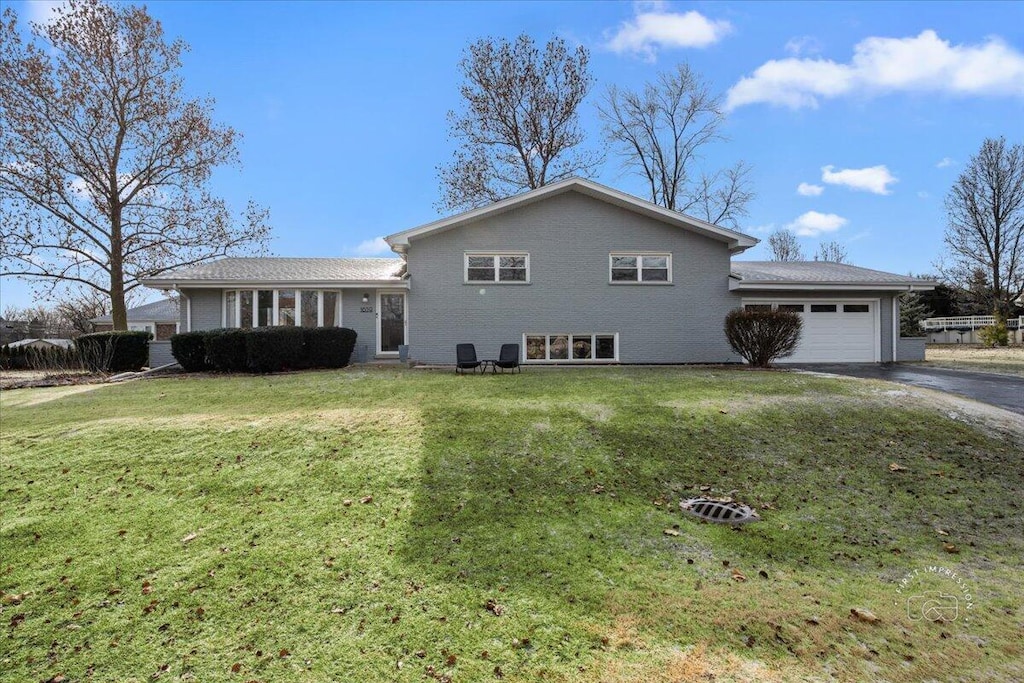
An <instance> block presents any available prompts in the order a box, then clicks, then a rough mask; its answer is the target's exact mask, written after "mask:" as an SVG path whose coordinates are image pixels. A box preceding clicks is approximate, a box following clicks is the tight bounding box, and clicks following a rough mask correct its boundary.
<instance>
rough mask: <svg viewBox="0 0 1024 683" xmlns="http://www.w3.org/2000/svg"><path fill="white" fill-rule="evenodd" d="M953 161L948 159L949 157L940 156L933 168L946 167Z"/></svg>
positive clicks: (953, 162)
mask: <svg viewBox="0 0 1024 683" xmlns="http://www.w3.org/2000/svg"><path fill="white" fill-rule="evenodd" d="M955 163H956V162H955V161H953V160H952V159H950V158H949V157H942V159H941V160H940V161H939V163H937V164H935V168H946V167H948V166H952V165H953V164H955Z"/></svg>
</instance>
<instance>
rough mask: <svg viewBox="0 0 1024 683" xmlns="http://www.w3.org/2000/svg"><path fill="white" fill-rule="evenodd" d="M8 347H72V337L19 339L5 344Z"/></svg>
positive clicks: (73, 346) (73, 344) (73, 345)
mask: <svg viewBox="0 0 1024 683" xmlns="http://www.w3.org/2000/svg"><path fill="white" fill-rule="evenodd" d="M7 348H9V349H20V348H25V349H39V350H43V349H73V348H75V341H74V340H73V339H20V340H18V341H15V342H11V343H10V344H8V345H7Z"/></svg>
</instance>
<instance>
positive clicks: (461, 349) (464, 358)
mask: <svg viewBox="0 0 1024 683" xmlns="http://www.w3.org/2000/svg"><path fill="white" fill-rule="evenodd" d="M481 365H483V363H481V362H480V361H478V360H477V359H476V347H475V346H473V345H472V344H456V345H455V374H459V371H460V370H461V371H462V372H463V373H465V372H466V370H472V371H473V372H476V369H477V368H479V367H480V366H481Z"/></svg>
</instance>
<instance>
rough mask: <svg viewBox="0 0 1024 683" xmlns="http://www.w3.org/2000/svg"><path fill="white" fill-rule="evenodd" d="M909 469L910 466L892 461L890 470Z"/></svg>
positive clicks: (900, 470)
mask: <svg viewBox="0 0 1024 683" xmlns="http://www.w3.org/2000/svg"><path fill="white" fill-rule="evenodd" d="M908 469H909V468H907V467H904V466H903V465H901V464H899V463H898V462H891V463H889V471H890V472H906V471H907V470H908Z"/></svg>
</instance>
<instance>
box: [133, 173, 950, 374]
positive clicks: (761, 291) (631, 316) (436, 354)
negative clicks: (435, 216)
mask: <svg viewBox="0 0 1024 683" xmlns="http://www.w3.org/2000/svg"><path fill="white" fill-rule="evenodd" d="M385 239H386V240H387V242H388V244H389V245H391V248H392V249H393V250H394V251H395V252H396V253H397V254H399V255H400V256H401V259H380V258H365V259H360V258H226V259H222V260H220V261H215V262H213V263H209V264H205V265H201V266H195V267H190V268H183V269H180V270H176V271H170V272H165V273H161V274H160V275H159V276H156V277H152V278H147V279H144V280H143V284H145V285H146V286H149V287H154V288H158V289H162V290H165V291H175V292H177V293H179V294H180V295H181V300H182V302H183V305H182V306H181V309H182V310H181V320H180V323H181V329H183V330H200V329H211V328H216V327H236V326H241V327H256V326H264V325H296V324H297V325H303V326H318V325H344V326H345V327H350V328H352V329H354V330H355V331H356V332H357V333H358V335H359V340H360V343H361V344H366V345H367V348H368V350H369V354H370V355H371V356H374V357H376V358H392V357H397V356H398V352H399V348H398V347H399V346H400V345H403V344H406V345H408V346H409V355H410V357H411V358H414V359H416V360H418V361H421V362H426V363H452V362H454V358H455V345H456V344H457V343H461V342H471V343H473V344H476V347H477V352H478V354H479V355H480V357H483V358H491V357H495V356H497V353H498V348H499V346H500V345H501V344H503V343H509V342H514V343H518V344H520V349H521V354H522V361H523V362H524V363H526V364H531V363H538V364H540V363H568V364H599V363H722V362H736V361H738V360H739V358H738V357H737V356H736V355H735V354H734V353H733V352H732V350H731V349H730V348H729V345H728V343H727V342H726V340H725V335H724V332H723V321H724V319H725V316H726V314H727V313H728V312H729V311H730V310H731V309H734V308H736V307H738V306H757V307H761V306H767V307H777V308H781V309H783V310H792V311H796V312H798V313H800V314H801V315H802V316H803V319H804V322H805V331H804V335H803V339H802V341H801V344H800V348H799V349H798V351H797V354H796V355H795V356H793V357H792V358H791V359H789V360H790V361H793V362H812V361H813V362H887V361H891V360H893V359H907V358H906V356H907V355H908V353H911V352H908V351H906V350H901V349H900V348H899V347H900V342H899V339H898V334H899V331H898V330H899V324H898V323H899V309H898V305H899V304H898V297H897V295H898V294H899V293H900V292H904V291H909V290H922V289H931V288H933V287H934V285H935V283H934V282H931V281H927V280H921V279H917V278H911V277H906V276H902V275H895V274H891V273H883V272H880V271H875V270H868V269H865V268H856V267H854V266H848V265H842V264H835V263H826V262H804V263H765V262H742V261H736V262H733V261H732V260H731V259H732V257H733V256H734V255H736V254H739V253H742V252H743V251H744V250H746V249H748V248H750V247H752V246H754V245H755V244H757V240H756V239H755V238H753V237H750V236H749V235H745V234H743V233H740V232H736V231H733V230H729V229H726V228H722V227H719V226H716V225H711V224H709V223H705V222H703V221H700V220H698V219H695V218H692V217H689V216H685V215H683V214H680V213H677V212H674V211H670V210H667V209H665V208H663V207H660V206H656V205H654V204H651V203H650V202H646V201H644V200H641V199H638V198H636V197H633V196H631V195H628V194H625V193H623V192H619V191H617V190H614V189H611V188H608V187H605V186H602V185H599V184H597V183H594V182H592V181H589V180H582V179H578V178H573V179H569V180H565V181H561V182H558V183H554V184H552V185H547V186H545V187H542V188H539V189H537V190H532V191H530V192H526V193H524V194H522V195H519V196H516V197H512V198H510V199H506V200H504V201H500V202H496V203H494V204H491V205H489V206H486V207H483V208H479V209H475V210H472V211H468V212H465V213H461V214H459V215H457V216H453V217H450V218H445V219H442V220H439V221H435V222H433V223H429V224H427V225H424V226H421V227H418V228H414V229H412V230H406V231H403V232H399V233H395V234H393V235H390V236H388V237H387V238H385ZM922 348H923V347H922ZM912 352H913V353H916V351H912Z"/></svg>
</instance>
